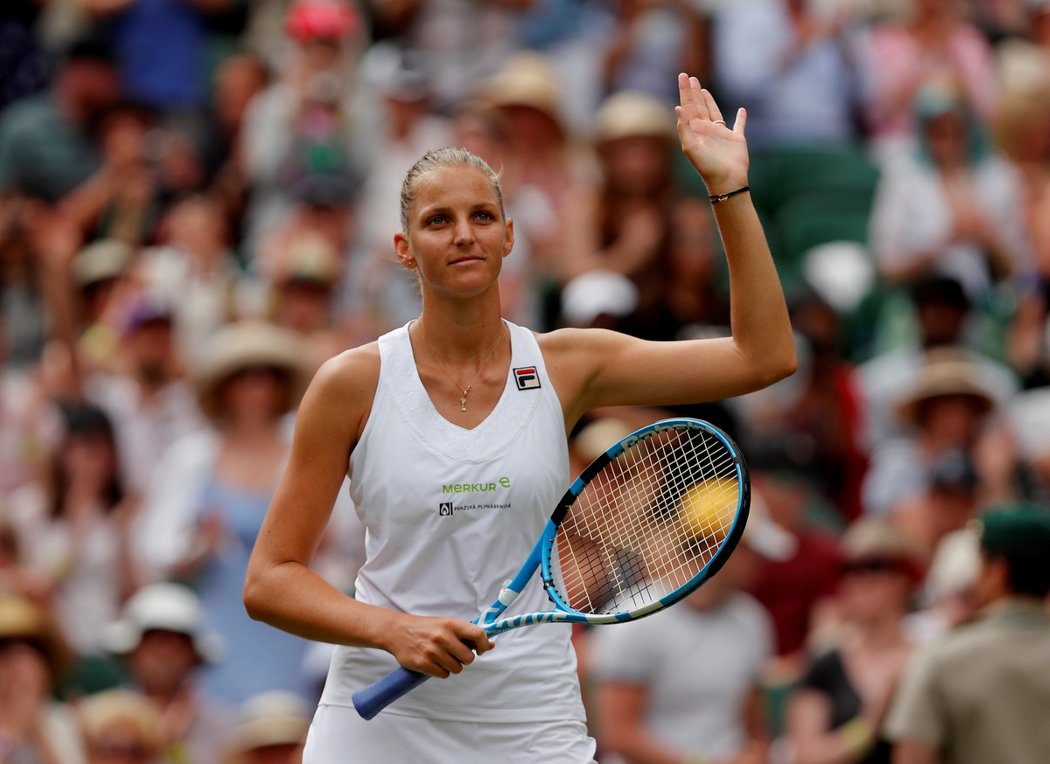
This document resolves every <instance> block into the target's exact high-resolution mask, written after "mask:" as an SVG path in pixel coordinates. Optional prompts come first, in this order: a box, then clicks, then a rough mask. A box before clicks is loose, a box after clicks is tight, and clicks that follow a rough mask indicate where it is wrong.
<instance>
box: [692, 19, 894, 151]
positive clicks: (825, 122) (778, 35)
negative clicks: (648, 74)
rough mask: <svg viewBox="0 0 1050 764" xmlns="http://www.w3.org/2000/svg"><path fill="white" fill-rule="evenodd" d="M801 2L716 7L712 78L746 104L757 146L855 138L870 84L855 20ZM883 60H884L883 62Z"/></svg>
mask: <svg viewBox="0 0 1050 764" xmlns="http://www.w3.org/2000/svg"><path fill="white" fill-rule="evenodd" d="M813 5H814V4H813V3H809V2H804V1H803V0H758V1H757V2H748V3H725V4H721V5H719V6H718V8H717V10H715V12H714V25H713V29H714V34H713V46H712V47H713V50H714V70H713V75H714V80H715V83H716V85H717V87H718V88H719V92H720V93H722V94H724V97H725V98H726V99H727V101H728V105H729V106H732V107H737V106H744V107H746V108H747V110H748V125H747V126H748V133H749V141H750V142H752V143H754V145H755V146H758V147H770V146H774V147H775V146H795V145H820V144H829V143H830V144H838V145H846V144H850V143H852V142H853V141H854V140H855V139H856V138H857V137H858V133H859V124H860V109H861V105H862V101H863V96H864V94H865V92H866V89H867V85H866V83H865V82H864V78H865V75H868V74H870V71H869V70H868V69H865V68H863V67H862V63H863V62H864V59H863V58H862V56H863V55H864V53H863V48H862V46H861V43H860V37H859V35H858V34H857V29H856V27H857V25H856V23H855V22H856V20H855V19H853V18H851V17H850V16H851V13H850V11H849V10H848V9H846V8H839V9H838V10H837V11H836V12H835V13H834V15H832V14H828V13H825V14H820V13H818V12H817V11H815V10H814V9H813V7H812V6H813ZM880 63H881V62H880Z"/></svg>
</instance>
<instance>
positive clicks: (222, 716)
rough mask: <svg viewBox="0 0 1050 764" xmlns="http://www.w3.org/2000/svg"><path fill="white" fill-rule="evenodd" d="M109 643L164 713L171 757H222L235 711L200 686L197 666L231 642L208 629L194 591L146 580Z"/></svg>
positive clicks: (164, 739) (163, 732) (163, 733)
mask: <svg viewBox="0 0 1050 764" xmlns="http://www.w3.org/2000/svg"><path fill="white" fill-rule="evenodd" d="M105 643H106V646H107V648H108V649H109V650H110V651H111V652H113V653H114V654H116V655H120V656H123V657H124V659H125V661H126V663H127V667H128V670H129V672H130V677H131V686H132V687H133V688H134V690H135V691H136V692H140V693H142V700H143V701H144V702H147V703H148V704H149V705H150V706H152V707H153V709H154V710H155V711H156V713H157V714H158V716H159V717H160V725H159V733H160V735H159V736H160V742H161V748H162V750H163V751H164V753H165V756H166V758H167V759H168V760H170V761H172V762H179V761H186V762H202V764H203V762H214V761H219V760H220V758H221V755H222V752H223V751H224V750H225V746H226V745H227V743H228V742H229V740H230V739H231V732H230V730H231V728H232V727H233V724H234V722H235V721H236V713H235V710H234V708H233V707H232V706H227V705H226V704H224V703H222V702H220V701H218V700H216V699H215V698H213V697H211V696H210V695H208V694H207V693H206V692H205V691H204V690H203V689H202V688H201V686H200V672H201V671H206V670H207V668H208V666H210V665H213V664H215V663H217V662H218V661H220V660H222V653H223V650H224V648H225V647H226V646H225V645H224V644H223V642H222V639H221V638H220V637H219V636H218V635H217V634H214V633H212V632H210V631H208V628H207V625H206V624H205V622H204V617H203V614H202V613H201V606H200V601H199V600H198V598H197V596H196V595H195V594H194V593H193V591H192V590H190V589H189V588H187V587H184V586H181V585H178V584H170V583H156V584H150V585H148V586H145V587H143V588H142V589H140V590H139V591H138V592H136V593H135V595H134V596H133V597H132V598H131V599H130V600H128V602H127V604H126V605H125V606H124V609H123V612H122V613H121V617H120V620H117V621H114V622H113V623H112V624H111V625H110V627H109V628H108V629H107V631H106V633H105Z"/></svg>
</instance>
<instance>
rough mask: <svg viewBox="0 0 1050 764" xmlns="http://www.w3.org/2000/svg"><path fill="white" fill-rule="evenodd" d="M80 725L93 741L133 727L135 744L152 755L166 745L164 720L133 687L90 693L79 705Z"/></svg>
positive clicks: (87, 739)
mask: <svg viewBox="0 0 1050 764" xmlns="http://www.w3.org/2000/svg"><path fill="white" fill-rule="evenodd" d="M77 712H78V714H79V717H80V726H81V729H82V730H83V733H84V738H85V740H86V741H87V742H88V743H89V745H90V744H92V743H99V742H102V741H104V740H105V739H106V736H107V734H112V733H114V732H117V731H121V732H123V731H124V730H127V729H131V730H133V731H134V734H135V736H136V738H137V740H136V741H135V744H136V745H138V746H141V747H142V748H143V749H144V750H145V751H147V752H148V753H149V754H151V755H156V754H158V753H160V751H161V749H162V748H163V745H164V738H163V734H162V731H161V729H162V725H163V720H162V719H161V717H160V713H159V712H158V711H157V710H156V709H155V708H154V707H153V704H152V703H150V701H149V699H148V698H146V697H145V696H144V695H141V694H140V693H137V692H132V691H130V690H105V691H104V692H100V693H97V694H95V695H89V696H88V697H86V698H84V699H83V700H81V701H80V702H79V703H78V704H77Z"/></svg>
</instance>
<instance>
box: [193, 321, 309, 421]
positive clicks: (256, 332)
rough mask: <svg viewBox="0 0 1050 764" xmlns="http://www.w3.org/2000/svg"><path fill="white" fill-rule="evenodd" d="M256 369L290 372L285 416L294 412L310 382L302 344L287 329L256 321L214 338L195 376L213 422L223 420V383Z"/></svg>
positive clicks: (199, 395)
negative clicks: (289, 389) (253, 368)
mask: <svg viewBox="0 0 1050 764" xmlns="http://www.w3.org/2000/svg"><path fill="white" fill-rule="evenodd" d="M257 366H269V367H273V368H276V369H280V370H282V371H286V372H288V375H289V378H290V379H291V388H292V389H291V394H290V395H289V396H288V401H287V403H286V405H285V408H284V411H283V412H282V413H287V412H288V411H291V410H292V409H294V408H295V406H296V405H297V404H298V401H299V398H300V396H301V395H302V393H303V391H304V390H305V389H306V385H307V383H308V382H309V372H308V371H307V366H306V362H305V358H304V356H303V351H302V343H301V342H300V341H299V339H298V338H297V337H296V335H295V333H294V332H292V331H290V330H288V329H284V328H282V327H279V326H277V325H276V324H272V323H269V322H266V321H254V320H253V321H241V322H238V323H233V324H228V325H226V326H224V327H223V328H221V329H220V330H219V331H218V332H217V333H216V334H215V336H214V337H213V339H212V341H211V344H210V346H209V347H208V348H207V350H206V351H205V354H204V358H203V360H202V361H201V363H200V365H199V366H198V368H197V370H196V374H195V381H196V385H197V398H198V400H199V402H200V407H201V410H202V411H203V412H204V413H205V414H206V415H207V416H208V417H209V418H211V419H213V420H214V419H218V418H220V416H221V411H220V401H219V391H220V390H221V388H222V385H223V383H224V382H226V381H227V380H229V379H230V377H232V376H233V375H234V374H236V373H237V372H239V371H243V370H245V369H249V368H252V367H257Z"/></svg>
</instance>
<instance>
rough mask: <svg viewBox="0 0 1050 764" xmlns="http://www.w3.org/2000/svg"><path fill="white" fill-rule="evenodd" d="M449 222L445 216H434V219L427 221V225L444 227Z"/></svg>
mask: <svg viewBox="0 0 1050 764" xmlns="http://www.w3.org/2000/svg"><path fill="white" fill-rule="evenodd" d="M447 222H448V218H447V217H445V216H444V215H434V217H432V218H428V219H427V225H444V224H445V223H447Z"/></svg>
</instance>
